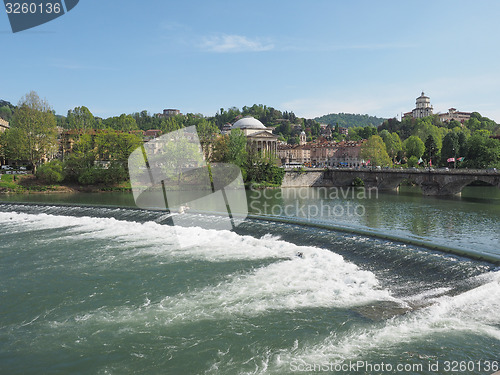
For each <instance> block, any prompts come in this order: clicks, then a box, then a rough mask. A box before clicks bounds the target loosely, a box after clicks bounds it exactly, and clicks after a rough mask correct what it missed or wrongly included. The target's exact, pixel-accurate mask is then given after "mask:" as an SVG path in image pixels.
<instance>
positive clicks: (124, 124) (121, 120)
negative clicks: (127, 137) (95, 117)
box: [104, 114, 138, 131]
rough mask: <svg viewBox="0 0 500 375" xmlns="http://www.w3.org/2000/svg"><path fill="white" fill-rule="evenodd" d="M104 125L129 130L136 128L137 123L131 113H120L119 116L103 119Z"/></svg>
mask: <svg viewBox="0 0 500 375" xmlns="http://www.w3.org/2000/svg"><path fill="white" fill-rule="evenodd" d="M104 126H105V127H106V128H110V129H114V130H121V131H131V130H137V129H138V127H137V123H136V122H135V119H134V118H133V117H132V116H131V115H126V114H121V115H120V116H119V117H110V118H107V119H106V120H104Z"/></svg>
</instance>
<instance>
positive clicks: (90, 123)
mask: <svg viewBox="0 0 500 375" xmlns="http://www.w3.org/2000/svg"><path fill="white" fill-rule="evenodd" d="M66 123H67V124H68V125H67V126H68V128H69V129H78V130H83V131H87V130H90V129H94V127H95V119H94V115H93V114H92V112H90V110H89V109H88V108H87V107H84V106H82V107H76V108H75V109H73V110H69V111H68V116H67V117H66Z"/></svg>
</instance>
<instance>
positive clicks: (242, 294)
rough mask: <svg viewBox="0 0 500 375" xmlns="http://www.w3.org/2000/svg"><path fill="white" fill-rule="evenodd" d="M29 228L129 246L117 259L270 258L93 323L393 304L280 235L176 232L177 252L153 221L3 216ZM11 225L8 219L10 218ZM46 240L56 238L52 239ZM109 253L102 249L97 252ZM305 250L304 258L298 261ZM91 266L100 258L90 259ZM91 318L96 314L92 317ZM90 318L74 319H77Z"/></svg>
mask: <svg viewBox="0 0 500 375" xmlns="http://www.w3.org/2000/svg"><path fill="white" fill-rule="evenodd" d="M6 216H9V217H10V216H12V217H13V219H12V220H14V221H15V222H17V223H18V224H20V225H22V226H27V227H29V228H31V229H33V228H36V229H42V228H43V229H48V228H50V229H54V228H61V229H63V228H64V230H62V231H61V232H62V233H61V238H62V237H64V238H65V240H66V241H68V240H74V241H81V240H82V239H85V240H88V239H91V238H93V239H105V240H107V241H112V242H113V244H114V245H113V246H114V247H115V253H114V254H113V257H116V256H117V254H116V247H118V248H120V246H122V247H123V249H126V250H127V251H123V252H122V253H121V254H118V255H119V256H124V257H134V256H139V255H140V256H155V257H156V256H160V257H162V259H169V260H170V261H182V260H193V259H197V260H205V261H210V262H218V261H227V260H231V259H238V260H240V259H243V260H256V259H270V260H272V261H273V263H271V264H269V265H266V266H264V267H260V268H257V269H250V270H248V271H246V272H240V273H238V274H234V275H226V276H225V277H224V278H223V279H222V280H224V281H222V282H220V284H219V285H209V286H206V287H204V288H201V289H199V290H195V291H192V292H190V293H185V294H179V295H175V296H169V297H165V298H164V299H163V300H162V301H161V302H160V303H158V302H156V303H150V302H148V303H146V304H144V305H143V306H141V307H135V308H124V309H122V310H118V311H107V312H104V311H99V312H96V313H95V315H96V316H95V317H96V318H99V317H100V318H102V319H104V320H109V321H117V320H118V321H120V320H145V319H147V320H149V319H150V318H151V317H152V316H154V319H156V320H162V321H163V322H164V323H168V322H170V321H172V320H174V321H178V320H181V321H184V320H190V321H191V320H197V319H214V318H220V317H225V316H231V315H248V314H250V315H255V314H261V313H263V312H265V311H269V310H293V309H300V308H311V307H348V306H357V305H363V304H366V303H368V302H370V301H375V300H394V299H393V298H392V297H391V295H390V293H389V291H387V290H383V289H381V288H380V286H379V283H378V280H377V279H376V277H375V275H374V274H373V273H371V272H369V271H363V270H361V269H359V268H358V267H357V266H356V265H354V264H352V263H349V262H346V261H345V260H344V259H343V257H342V256H340V255H338V254H335V253H333V252H331V251H329V250H325V249H318V248H314V247H306V246H296V245H294V244H291V243H289V242H286V241H283V240H280V239H279V238H277V237H273V236H270V235H266V236H264V237H262V238H260V239H259V238H253V237H251V236H241V235H238V234H236V233H233V232H228V231H216V230H205V229H202V228H179V229H180V231H181V232H183V233H184V235H185V236H186V238H187V240H188V241H189V246H188V247H187V248H183V249H182V250H181V249H179V248H177V247H176V246H175V242H174V241H173V240H172V235H173V231H172V228H171V227H168V226H165V225H160V224H158V223H155V222H147V223H142V224H141V223H137V222H128V221H120V220H116V219H114V218H91V217H71V216H57V215H47V214H39V215H33V214H10V213H9V214H7V215H5V214H2V213H0V220H5V218H6ZM9 220H10V219H9ZM50 240H51V241H53V240H57V239H50ZM106 251H108V250H106V249H104V248H103V250H102V252H106ZM299 252H300V253H302V254H303V257H298V256H296V254H297V253H299ZM92 261H103V260H102V259H101V258H100V257H94V258H93V259H92ZM91 314H92V315H93V314H94V313H91ZM89 318H91V317H89V316H83V317H80V318H78V319H79V321H80V322H84V321H86V320H88V319H89Z"/></svg>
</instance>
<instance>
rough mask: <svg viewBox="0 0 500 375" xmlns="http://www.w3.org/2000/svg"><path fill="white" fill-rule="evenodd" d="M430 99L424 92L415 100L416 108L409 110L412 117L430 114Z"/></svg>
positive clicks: (431, 109)
mask: <svg viewBox="0 0 500 375" xmlns="http://www.w3.org/2000/svg"><path fill="white" fill-rule="evenodd" d="M432 111H433V108H432V105H431V99H430V98H429V97H428V96H425V94H424V92H423V91H422V94H421V95H420V96H419V97H418V98H417V100H416V108H415V109H414V110H413V111H411V114H412V117H413V118H423V117H427V116H430V115H432Z"/></svg>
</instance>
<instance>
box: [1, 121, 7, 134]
mask: <svg viewBox="0 0 500 375" xmlns="http://www.w3.org/2000/svg"><path fill="white" fill-rule="evenodd" d="M7 129H9V122H8V121H5V120H4V119H1V118H0V133H3V132H4V131H6V130H7Z"/></svg>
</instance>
